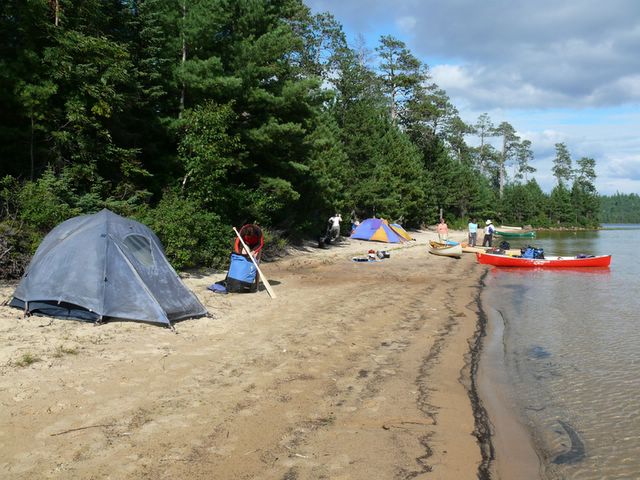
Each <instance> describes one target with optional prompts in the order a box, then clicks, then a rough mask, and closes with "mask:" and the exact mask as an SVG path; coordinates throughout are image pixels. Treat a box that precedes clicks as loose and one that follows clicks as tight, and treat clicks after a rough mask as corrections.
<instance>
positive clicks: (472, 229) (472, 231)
mask: <svg viewBox="0 0 640 480" xmlns="http://www.w3.org/2000/svg"><path fill="white" fill-rule="evenodd" d="M477 237H478V222H476V219H475V218H473V219H471V221H470V222H469V246H471V247H475V246H476V241H477Z"/></svg>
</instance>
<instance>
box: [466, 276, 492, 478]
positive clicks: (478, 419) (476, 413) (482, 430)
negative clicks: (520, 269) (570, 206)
mask: <svg viewBox="0 0 640 480" xmlns="http://www.w3.org/2000/svg"><path fill="white" fill-rule="evenodd" d="M488 273H489V271H488V270H486V271H485V272H484V273H483V274H482V277H481V278H480V288H479V289H478V292H477V294H476V298H475V304H476V306H477V309H478V324H477V326H476V331H475V333H474V336H473V339H472V340H471V342H470V344H471V345H470V350H469V354H470V363H469V372H470V375H469V377H470V384H469V388H467V393H468V395H469V399H470V400H471V407H472V409H473V418H474V420H475V430H474V432H473V435H474V436H475V437H476V439H477V441H478V445H479V446H480V452H481V454H482V461H481V462H480V465H479V466H478V479H479V480H490V479H491V462H493V460H494V459H495V450H494V446H493V442H492V441H491V427H490V423H489V416H488V414H487V411H486V409H485V408H484V406H483V405H482V401H481V400H480V396H479V394H478V384H477V382H478V378H477V373H478V365H479V363H480V354H481V352H482V345H483V341H482V340H483V338H484V337H485V336H486V335H487V315H486V313H485V312H484V310H483V309H482V303H481V301H480V294H481V293H482V289H483V288H484V287H485V286H486V285H485V278H486V276H487V274H488Z"/></svg>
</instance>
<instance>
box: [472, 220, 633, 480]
mask: <svg viewBox="0 0 640 480" xmlns="http://www.w3.org/2000/svg"><path fill="white" fill-rule="evenodd" d="M604 228H605V229H603V230H599V231H591V232H575V233H574V232H571V233H566V232H562V233H558V232H552V233H545V232H542V233H540V234H539V235H538V237H537V238H535V239H526V240H522V241H515V240H511V241H510V243H511V247H512V248H514V247H516V248H517V247H519V246H522V245H523V244H531V245H533V246H539V247H542V248H544V251H545V253H547V254H550V255H575V254H578V253H590V254H595V255H601V254H612V255H613V257H612V262H611V267H610V268H605V269H600V268H598V269H589V268H585V269H572V270H564V269H562V270H531V269H504V268H503V269H499V268H495V267H490V271H489V273H488V274H487V276H486V278H485V284H486V288H485V289H484V290H483V293H482V297H481V299H482V305H483V309H484V310H485V311H486V312H489V314H488V318H489V322H490V323H491V322H493V323H494V325H493V326H494V327H496V328H494V329H493V330H492V331H493V332H494V333H493V334H492V335H494V337H495V336H498V337H499V338H497V339H496V338H494V339H493V340H494V341H493V343H492V342H491V339H490V338H488V339H487V342H488V343H487V345H488V351H486V352H485V353H483V355H485V354H486V355H494V357H496V356H497V357H496V358H499V362H500V364H501V368H503V371H504V378H503V381H501V383H502V385H500V386H499V388H500V389H501V390H502V391H503V393H504V392H506V395H507V398H508V399H507V400H506V402H505V400H504V399H503V400H502V401H503V404H505V405H507V404H508V405H509V408H510V410H511V411H512V413H515V415H516V416H517V418H518V419H519V421H520V424H521V425H524V431H526V433H527V435H528V437H529V438H530V439H531V445H532V446H533V447H534V449H535V451H536V453H537V456H538V457H539V459H540V461H541V464H542V467H541V471H540V472H537V473H536V476H539V477H541V478H545V479H580V480H587V479H638V478H640V299H639V295H640V275H639V273H640V272H639V267H640V262H639V261H638V258H639V257H638V254H637V251H638V249H639V248H640V225H605V226H604ZM490 312H493V314H490ZM491 345H493V347H492V346H491ZM481 365H482V360H481ZM493 387H496V388H497V387H498V385H497V384H494V385H493ZM486 388H487V386H486V385H485V396H486V391H487V390H486ZM489 388H492V386H491V385H490V386H489ZM480 394H481V396H482V395H483V394H482V389H481V390H480ZM491 395H492V394H491ZM494 400H495V399H494ZM494 413H495V411H494ZM489 415H490V416H491V410H489ZM496 428H497V429H499V428H500V427H499V425H498V426H497V427H496ZM498 451H499V448H498ZM514 458H515V457H514ZM512 471H513V470H512ZM516 471H517V470H516ZM509 478H510V477H509ZM513 478H518V477H517V476H514V477H513Z"/></svg>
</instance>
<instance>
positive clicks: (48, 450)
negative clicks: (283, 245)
mask: <svg viewBox="0 0 640 480" xmlns="http://www.w3.org/2000/svg"><path fill="white" fill-rule="evenodd" d="M412 235H413V236H414V237H415V238H416V241H415V242H410V243H408V244H405V245H402V246H400V247H398V246H394V245H389V244H376V243H370V242H364V241H359V240H349V239H345V240H344V241H343V242H342V243H341V244H339V245H335V246H332V247H331V248H328V249H322V250H321V249H318V248H313V247H312V246H309V247H308V248H304V249H299V250H297V251H293V252H292V253H291V254H290V255H287V256H286V257H284V258H282V259H280V260H278V261H276V262H270V263H263V264H262V268H263V270H264V272H265V275H266V276H267V277H268V279H269V280H270V282H271V285H272V287H273V289H274V291H275V292H276V294H277V298H276V299H271V298H270V297H269V295H268V294H267V292H266V291H265V290H261V291H260V292H258V293H256V294H244V295H240V294H236V295H221V294H215V293H213V292H211V291H209V290H207V286H208V285H211V284H212V283H214V282H215V281H217V280H220V279H222V278H224V275H225V272H200V273H199V274H195V273H191V274H188V275H185V278H184V280H185V283H186V284H187V285H188V286H189V287H190V288H191V289H192V290H193V291H194V292H195V293H196V294H197V295H198V297H199V298H200V300H201V301H202V303H203V304H204V305H205V306H206V307H207V309H208V310H209V312H210V314H211V316H210V317H206V318H200V319H192V320H186V321H183V322H179V323H177V324H176V325H175V327H176V331H177V333H173V332H172V331H171V330H169V329H167V328H162V327H159V326H155V325H151V324H143V323H134V322H121V321H113V322H109V323H107V324H105V325H101V326H94V325H92V324H88V323H82V322H77V321H69V320H57V319H50V318H47V317H38V316H32V317H29V318H22V313H21V312H20V311H19V310H16V309H13V308H9V307H0V338H1V342H2V347H1V349H0V405H1V407H2V408H1V409H0V476H1V477H2V478H11V479H33V478H47V479H49V478H55V479H70V478H78V479H103V478H109V479H142V478H145V479H146V478H149V479H282V480H297V479H300V480H301V479H309V480H311V479H332V480H338V479H339V480H347V479H361V480H365V479H366V480H371V479H413V478H425V479H427V478H428V479H472V478H477V475H478V468H479V465H480V464H481V462H482V455H481V447H480V445H479V444H478V440H477V438H476V435H475V433H474V430H475V423H474V412H473V409H472V401H471V399H470V394H469V389H470V385H471V383H470V379H471V377H470V354H469V351H470V347H471V345H472V344H473V343H474V342H475V340H476V335H477V327H478V318H479V312H478V306H477V297H478V292H479V288H480V278H481V276H482V273H483V272H484V267H482V266H480V265H478V264H477V263H476V260H475V256H474V255H471V254H465V255H464V256H463V258H462V259H460V260H456V259H451V258H443V257H437V256H434V255H430V254H429V253H428V248H427V245H428V240H430V239H433V238H435V233H434V232H430V231H422V232H412ZM456 235H457V237H456V236H455V235H454V236H453V238H454V239H458V240H462V239H463V233H462V232H457V234H456ZM370 248H374V249H386V250H389V251H390V252H391V256H390V258H388V259H385V260H383V261H380V262H370V263H357V262H353V261H351V258H352V257H353V256H354V255H365V254H366V252H367V250H368V249H370ZM15 286H16V284H15V283H14V284H3V285H2V287H1V289H0V299H2V300H5V299H7V298H8V297H9V296H10V295H11V294H12V292H13V289H14V288H15Z"/></svg>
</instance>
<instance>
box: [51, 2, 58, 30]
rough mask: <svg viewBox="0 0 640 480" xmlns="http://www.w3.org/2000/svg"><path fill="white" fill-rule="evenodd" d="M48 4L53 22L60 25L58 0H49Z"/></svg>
mask: <svg viewBox="0 0 640 480" xmlns="http://www.w3.org/2000/svg"><path fill="white" fill-rule="evenodd" d="M49 4H50V5H51V9H52V10H53V24H54V25H55V26H56V27H57V26H59V25H60V0H49Z"/></svg>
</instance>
